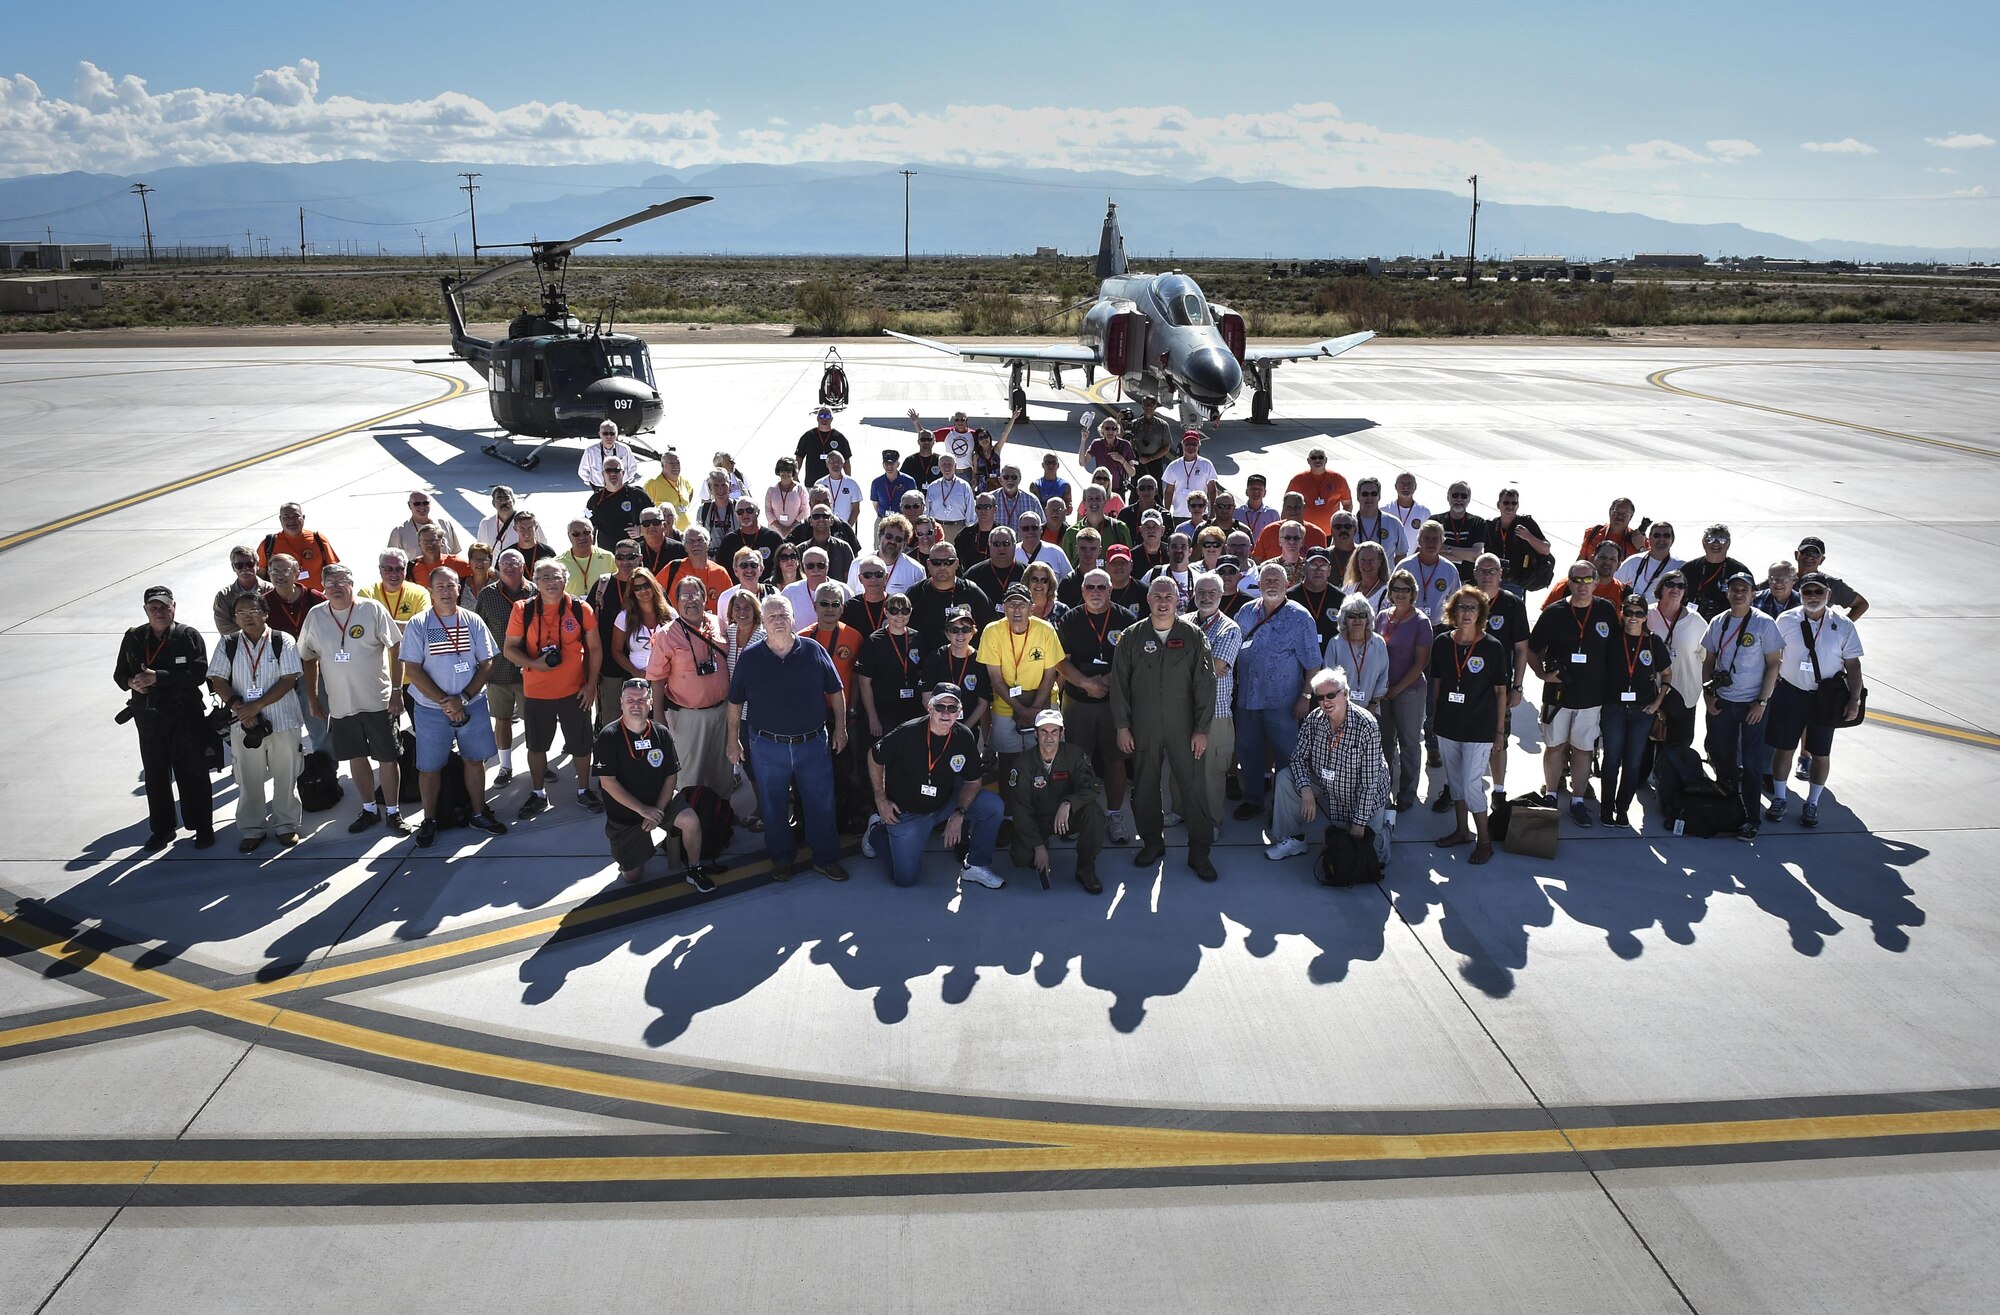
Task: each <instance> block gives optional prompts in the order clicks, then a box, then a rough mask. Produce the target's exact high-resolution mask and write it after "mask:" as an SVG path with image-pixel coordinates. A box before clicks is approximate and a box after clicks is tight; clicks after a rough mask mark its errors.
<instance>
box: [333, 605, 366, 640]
mask: <svg viewBox="0 0 2000 1315" xmlns="http://www.w3.org/2000/svg"><path fill="white" fill-rule="evenodd" d="M359 606H361V604H360V603H359V602H355V603H351V604H349V605H348V608H347V621H341V620H340V618H339V617H337V616H334V615H333V604H332V603H328V604H327V605H326V614H327V615H328V616H333V619H334V620H335V621H339V622H340V647H341V649H342V651H345V650H346V648H347V623H348V621H352V620H353V619H354V609H355V608H357V607H359Z"/></svg>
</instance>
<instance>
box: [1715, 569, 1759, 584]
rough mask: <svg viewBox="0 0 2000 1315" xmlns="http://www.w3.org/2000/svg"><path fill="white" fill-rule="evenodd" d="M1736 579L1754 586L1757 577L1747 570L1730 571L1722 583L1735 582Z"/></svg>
mask: <svg viewBox="0 0 2000 1315" xmlns="http://www.w3.org/2000/svg"><path fill="white" fill-rule="evenodd" d="M1738 580H1741V581H1742V582H1743V583H1744V584H1747V585H1750V586H1752V587H1754V586H1755V585H1756V583H1757V577H1756V576H1754V575H1752V574H1750V572H1748V571H1731V572H1730V573H1729V578H1728V579H1727V580H1724V581H1723V582H1722V583H1724V584H1726V585H1729V584H1735V583H1736V582H1737V581H1738Z"/></svg>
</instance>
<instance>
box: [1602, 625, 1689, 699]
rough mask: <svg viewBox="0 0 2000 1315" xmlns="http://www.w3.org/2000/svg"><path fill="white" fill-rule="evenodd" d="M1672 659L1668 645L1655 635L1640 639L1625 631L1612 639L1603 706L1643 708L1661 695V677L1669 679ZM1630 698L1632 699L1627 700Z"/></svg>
mask: <svg viewBox="0 0 2000 1315" xmlns="http://www.w3.org/2000/svg"><path fill="white" fill-rule="evenodd" d="M1672 665H1673V658H1672V656H1671V655H1670V654H1669V653H1668V652H1667V645H1666V641H1665V640H1663V639H1661V638H1660V637H1659V636H1658V635H1656V634H1654V633H1653V632H1652V631H1650V630H1647V631H1642V632H1641V633H1640V635H1639V637H1638V638H1637V639H1634V638H1633V637H1632V636H1631V635H1628V634H1626V633H1625V632H1624V631H1623V630H1622V629H1621V630H1620V631H1619V632H1618V633H1617V634H1615V635H1613V636H1612V637H1611V645H1610V661H1609V662H1608V663H1607V664H1606V669H1605V675H1604V706H1606V707H1607V708H1610V707H1626V708H1633V707H1637V708H1643V707H1645V706H1646V705H1647V704H1648V703H1651V702H1652V701H1653V698H1654V696H1655V695H1657V694H1658V693H1659V692H1660V677H1662V676H1665V675H1668V674H1669V672H1668V668H1669V667H1670V666H1672ZM1627 694H1630V695H1631V696H1632V697H1631V698H1629V699H1628V698H1626V697H1625V696H1626V695H1627Z"/></svg>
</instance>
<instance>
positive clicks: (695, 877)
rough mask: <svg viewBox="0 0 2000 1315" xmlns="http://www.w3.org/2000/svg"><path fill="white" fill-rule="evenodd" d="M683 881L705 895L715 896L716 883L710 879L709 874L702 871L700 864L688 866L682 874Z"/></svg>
mask: <svg viewBox="0 0 2000 1315" xmlns="http://www.w3.org/2000/svg"><path fill="white" fill-rule="evenodd" d="M681 880H682V881H685V882H687V884H688V885H690V886H693V887H694V888H695V889H696V890H697V891H699V892H700V893H702V894H704V895H713V894H714V893H715V883H714V882H713V881H710V880H709V879H708V874H707V873H706V872H703V871H702V870H701V864H699V863H690V864H688V865H687V867H686V868H685V869H683V870H682V872H681Z"/></svg>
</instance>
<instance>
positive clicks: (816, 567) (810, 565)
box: [806, 562, 827, 571]
mask: <svg viewBox="0 0 2000 1315" xmlns="http://www.w3.org/2000/svg"><path fill="white" fill-rule="evenodd" d="M806 569H807V570H808V571H824V570H826V569H827V565H826V563H825V562H807V563H806Z"/></svg>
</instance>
